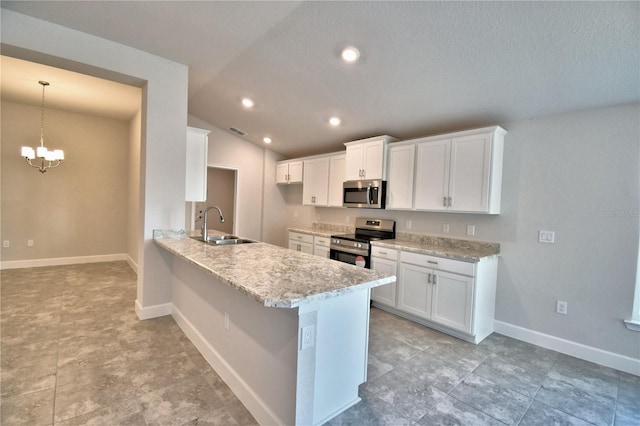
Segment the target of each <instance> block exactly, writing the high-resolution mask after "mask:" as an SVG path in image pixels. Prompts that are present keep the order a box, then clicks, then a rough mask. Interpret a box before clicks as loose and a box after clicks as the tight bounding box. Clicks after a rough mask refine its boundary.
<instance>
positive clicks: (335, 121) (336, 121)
mask: <svg viewBox="0 0 640 426" xmlns="http://www.w3.org/2000/svg"><path fill="white" fill-rule="evenodd" d="M340 123H342V120H340V118H339V117H331V118H330V119H329V124H331V125H332V126H339V125H340Z"/></svg>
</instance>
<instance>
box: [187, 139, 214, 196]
mask: <svg viewBox="0 0 640 426" xmlns="http://www.w3.org/2000/svg"><path fill="white" fill-rule="evenodd" d="M208 134H209V131H208V130H202V129H196V128H193V127H188V128H187V145H186V153H187V155H186V160H187V164H186V176H185V178H186V180H185V201H206V200H207V145H208V143H207V142H208V138H207V135H208Z"/></svg>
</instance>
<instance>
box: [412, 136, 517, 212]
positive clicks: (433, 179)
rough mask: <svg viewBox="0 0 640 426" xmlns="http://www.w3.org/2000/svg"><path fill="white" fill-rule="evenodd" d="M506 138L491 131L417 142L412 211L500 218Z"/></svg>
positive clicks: (425, 139)
mask: <svg viewBox="0 0 640 426" xmlns="http://www.w3.org/2000/svg"><path fill="white" fill-rule="evenodd" d="M505 134H506V131H505V130H504V129H502V128H500V127H491V128H485V129H479V130H477V131H469V132H461V133H455V134H452V135H448V137H447V135H445V136H442V138H441V139H440V138H438V137H436V138H424V139H418V140H416V141H415V143H416V169H415V191H414V208H415V209H416V210H435V211H453V212H466V213H489V214H499V213H500V197H501V190H502V154H503V148H504V135H505Z"/></svg>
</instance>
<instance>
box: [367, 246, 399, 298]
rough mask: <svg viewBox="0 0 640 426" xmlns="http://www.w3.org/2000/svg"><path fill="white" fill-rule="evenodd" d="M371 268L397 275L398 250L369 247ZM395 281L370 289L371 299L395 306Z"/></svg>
mask: <svg viewBox="0 0 640 426" xmlns="http://www.w3.org/2000/svg"><path fill="white" fill-rule="evenodd" d="M371 269H373V270H375V271H378V272H382V273H384V274H389V275H395V276H398V250H394V249H387V248H381V247H375V246H374V247H372V248H371ZM396 293H397V283H392V284H385V285H382V286H379V287H374V288H373V289H372V290H371V300H372V301H374V302H378V303H382V304H384V305H387V306H396Z"/></svg>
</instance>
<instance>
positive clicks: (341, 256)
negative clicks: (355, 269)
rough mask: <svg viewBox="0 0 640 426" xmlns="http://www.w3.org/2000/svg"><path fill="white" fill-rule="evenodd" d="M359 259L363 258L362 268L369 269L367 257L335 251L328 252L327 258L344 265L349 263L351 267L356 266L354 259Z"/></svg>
mask: <svg viewBox="0 0 640 426" xmlns="http://www.w3.org/2000/svg"><path fill="white" fill-rule="evenodd" d="M359 257H362V258H364V267H365V268H367V269H371V264H370V258H369V256H363V255H360V254H353V253H347V252H346V251H341V250H336V249H331V250H329V258H330V259H333V260H337V261H338V262H344V263H350V264H351V265H356V259H357V258H359Z"/></svg>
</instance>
